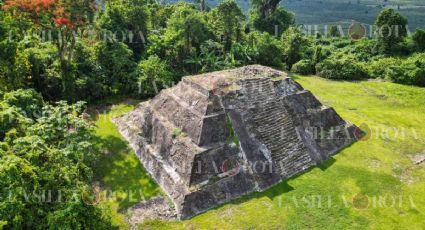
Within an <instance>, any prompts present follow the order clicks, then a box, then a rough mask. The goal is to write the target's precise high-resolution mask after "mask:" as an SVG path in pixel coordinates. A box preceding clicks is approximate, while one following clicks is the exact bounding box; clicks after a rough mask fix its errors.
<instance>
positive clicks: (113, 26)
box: [98, 0, 149, 59]
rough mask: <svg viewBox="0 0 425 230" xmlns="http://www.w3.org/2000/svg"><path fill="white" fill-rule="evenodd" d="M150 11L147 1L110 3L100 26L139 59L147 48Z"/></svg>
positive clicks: (115, 1)
mask: <svg viewBox="0 0 425 230" xmlns="http://www.w3.org/2000/svg"><path fill="white" fill-rule="evenodd" d="M148 22H149V9H148V7H147V6H146V3H145V1H140V0H135V1H117V0H113V1H108V2H107V4H106V10H105V12H104V13H102V14H101V16H100V18H99V21H98V24H99V25H100V26H101V27H102V28H104V29H106V30H108V31H109V32H110V33H113V34H116V35H117V39H118V40H119V41H122V42H124V43H125V44H127V46H129V47H130V48H131V49H132V50H133V53H134V55H135V57H136V59H139V58H140V57H141V56H142V53H143V51H144V48H145V44H144V43H145V39H146V37H147V33H148V29H147V28H148Z"/></svg>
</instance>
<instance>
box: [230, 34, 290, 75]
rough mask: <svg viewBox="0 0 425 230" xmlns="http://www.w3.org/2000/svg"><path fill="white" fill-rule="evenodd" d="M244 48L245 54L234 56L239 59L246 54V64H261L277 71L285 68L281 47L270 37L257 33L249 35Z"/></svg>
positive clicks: (277, 41)
mask: <svg viewBox="0 0 425 230" xmlns="http://www.w3.org/2000/svg"><path fill="white" fill-rule="evenodd" d="M244 46H246V49H245V51H246V52H243V53H235V56H236V57H238V59H240V58H241V57H240V56H241V55H244V56H245V55H247V54H248V55H247V57H246V59H247V60H246V61H245V63H246V64H261V65H266V66H271V67H275V68H279V69H284V68H285V67H286V66H285V64H284V63H283V61H282V60H283V55H282V45H281V44H280V42H279V40H277V39H276V38H274V37H273V36H272V35H270V34H268V33H266V32H263V33H261V32H258V31H255V32H252V33H249V34H248V37H247V39H246V43H245V44H244ZM242 58H243V57H242Z"/></svg>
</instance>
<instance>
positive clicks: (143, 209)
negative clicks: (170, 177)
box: [128, 197, 177, 227]
mask: <svg viewBox="0 0 425 230" xmlns="http://www.w3.org/2000/svg"><path fill="white" fill-rule="evenodd" d="M128 213H129V218H128V222H129V223H130V225H131V226H133V227H134V226H137V225H138V224H140V223H142V222H144V221H146V220H175V219H176V218H177V214H176V211H175V209H174V206H173V205H172V203H171V201H170V200H169V199H167V198H166V197H155V198H152V199H149V200H147V201H144V202H141V203H138V204H135V205H134V206H133V207H132V208H130V209H129V210H128Z"/></svg>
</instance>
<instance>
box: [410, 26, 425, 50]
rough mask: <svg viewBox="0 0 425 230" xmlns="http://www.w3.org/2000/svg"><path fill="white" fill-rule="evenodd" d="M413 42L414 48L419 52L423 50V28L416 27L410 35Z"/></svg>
mask: <svg viewBox="0 0 425 230" xmlns="http://www.w3.org/2000/svg"><path fill="white" fill-rule="evenodd" d="M412 39H413V42H414V43H415V46H416V49H417V51H419V52H424V51H425V30H423V29H417V30H416V32H415V33H414V34H413V36H412Z"/></svg>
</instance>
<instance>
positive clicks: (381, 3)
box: [168, 0, 425, 31]
mask: <svg viewBox="0 0 425 230" xmlns="http://www.w3.org/2000/svg"><path fill="white" fill-rule="evenodd" d="M219 1H220V0H206V2H207V4H208V6H210V7H214V6H216V5H217V4H218V2H219ZM168 2H177V1H175V0H168ZM237 2H238V4H239V5H240V6H241V8H242V9H243V10H244V11H248V10H249V7H250V0H237ZM282 4H283V6H284V7H285V8H286V9H288V10H289V11H292V12H293V13H294V14H295V19H296V22H297V23H298V24H306V25H324V24H338V23H342V24H346V22H350V21H357V22H361V23H365V24H373V22H374V21H375V18H376V16H377V15H378V13H379V12H380V11H381V10H382V9H383V8H385V7H390V8H394V9H395V10H397V11H398V12H400V13H401V14H402V15H404V16H405V17H407V18H408V20H409V28H410V30H412V31H413V30H415V29H416V28H418V27H422V28H425V1H423V0H399V1H396V0H283V1H282Z"/></svg>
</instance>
